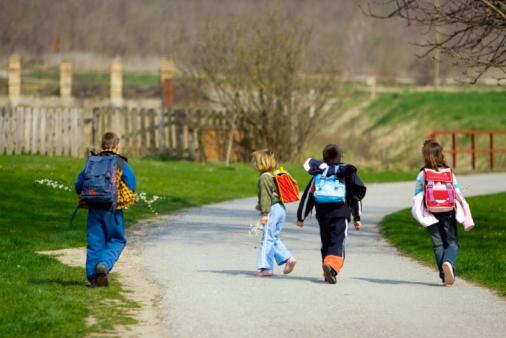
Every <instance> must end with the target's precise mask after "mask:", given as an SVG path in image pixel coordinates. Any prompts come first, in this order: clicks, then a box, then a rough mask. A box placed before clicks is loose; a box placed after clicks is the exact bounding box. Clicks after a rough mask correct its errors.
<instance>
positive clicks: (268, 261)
mask: <svg viewBox="0 0 506 338" xmlns="http://www.w3.org/2000/svg"><path fill="white" fill-rule="evenodd" d="M285 218H286V210H285V206H284V205H283V204H281V203H276V204H274V205H273V206H272V207H271V211H270V212H269V222H268V223H267V224H266V225H264V229H263V231H262V239H261V241H260V248H259V250H258V259H257V269H258V270H260V269H269V270H272V268H273V261H274V260H276V263H277V264H278V265H282V264H284V263H286V261H287V260H288V258H290V257H292V254H291V253H290V251H288V249H287V248H286V247H285V245H284V244H283V242H281V239H280V238H279V235H280V233H281V230H282V229H283V223H285Z"/></svg>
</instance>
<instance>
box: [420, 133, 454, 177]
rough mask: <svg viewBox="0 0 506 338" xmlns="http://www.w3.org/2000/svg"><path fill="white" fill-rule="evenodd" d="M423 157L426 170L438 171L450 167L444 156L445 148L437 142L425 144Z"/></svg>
mask: <svg viewBox="0 0 506 338" xmlns="http://www.w3.org/2000/svg"><path fill="white" fill-rule="evenodd" d="M422 155H423V159H424V161H425V168H429V169H434V170H437V169H439V167H441V166H443V167H448V166H447V165H446V163H445V157H444V155H443V147H442V146H441V145H440V144H439V143H438V142H436V141H433V140H426V141H425V142H424V143H423V147H422Z"/></svg>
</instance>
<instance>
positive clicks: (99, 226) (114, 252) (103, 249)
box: [86, 209, 127, 279]
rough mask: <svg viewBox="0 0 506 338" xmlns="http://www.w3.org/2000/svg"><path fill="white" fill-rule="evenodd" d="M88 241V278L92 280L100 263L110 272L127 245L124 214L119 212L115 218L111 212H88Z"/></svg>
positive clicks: (94, 210) (92, 210)
mask: <svg viewBox="0 0 506 338" xmlns="http://www.w3.org/2000/svg"><path fill="white" fill-rule="evenodd" d="M116 220H117V223H116ZM86 239H87V242H88V244H87V246H86V276H87V277H88V279H91V278H92V277H93V276H94V275H95V274H96V273H97V272H96V267H97V264H98V263H103V264H105V266H106V267H107V270H108V271H110V270H111V269H112V268H113V266H114V263H116V261H117V260H118V258H119V256H120V255H121V252H122V251H123V248H124V247H125V245H126V242H127V241H126V238H125V226H124V224H123V212H122V211H121V210H117V211H116V218H115V217H114V213H113V212H112V211H110V210H99V209H90V210H88V223H87V226H86Z"/></svg>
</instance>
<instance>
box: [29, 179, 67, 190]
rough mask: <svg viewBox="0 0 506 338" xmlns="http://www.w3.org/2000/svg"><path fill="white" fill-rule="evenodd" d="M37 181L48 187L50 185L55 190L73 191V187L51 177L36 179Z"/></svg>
mask: <svg viewBox="0 0 506 338" xmlns="http://www.w3.org/2000/svg"><path fill="white" fill-rule="evenodd" d="M35 183H37V184H40V185H44V186H46V187H50V188H52V189H55V190H63V191H72V190H73V189H72V188H71V187H69V186H67V185H65V184H63V183H60V182H57V181H54V180H51V179H49V178H42V179H40V180H35Z"/></svg>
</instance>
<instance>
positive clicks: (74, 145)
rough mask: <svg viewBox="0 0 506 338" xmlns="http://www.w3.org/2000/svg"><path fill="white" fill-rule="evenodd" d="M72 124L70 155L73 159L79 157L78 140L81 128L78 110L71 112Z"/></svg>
mask: <svg viewBox="0 0 506 338" xmlns="http://www.w3.org/2000/svg"><path fill="white" fill-rule="evenodd" d="M70 113H71V118H72V120H71V123H70V135H71V142H70V155H71V156H72V157H77V156H78V155H79V151H78V148H79V143H78V142H79V138H78V133H79V131H78V127H79V121H78V118H79V116H78V110H77V108H73V109H72V110H71V112H70Z"/></svg>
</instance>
